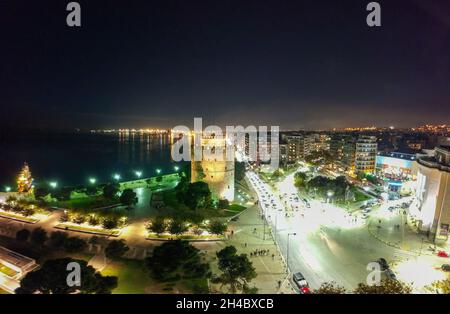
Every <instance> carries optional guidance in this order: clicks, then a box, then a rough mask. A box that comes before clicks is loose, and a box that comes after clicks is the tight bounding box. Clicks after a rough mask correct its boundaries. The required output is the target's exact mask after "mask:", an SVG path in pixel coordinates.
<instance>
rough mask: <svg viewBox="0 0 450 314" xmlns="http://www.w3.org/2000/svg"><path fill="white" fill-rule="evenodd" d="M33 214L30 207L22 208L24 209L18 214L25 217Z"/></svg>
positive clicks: (33, 211)
mask: <svg viewBox="0 0 450 314" xmlns="http://www.w3.org/2000/svg"><path fill="white" fill-rule="evenodd" d="M35 212H36V211H35V210H34V209H33V208H31V207H24V208H23V209H22V210H21V211H20V213H21V214H22V215H24V216H25V217H28V216H33V215H34V213H35Z"/></svg>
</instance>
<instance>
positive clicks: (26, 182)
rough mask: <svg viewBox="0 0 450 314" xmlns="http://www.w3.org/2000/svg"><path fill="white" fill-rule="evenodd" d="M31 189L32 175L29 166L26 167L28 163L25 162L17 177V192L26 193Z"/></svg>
mask: <svg viewBox="0 0 450 314" xmlns="http://www.w3.org/2000/svg"><path fill="white" fill-rule="evenodd" d="M32 189H33V177H32V176H31V171H30V167H28V164H27V163H26V162H25V163H24V164H23V167H22V170H20V173H19V176H18V177H17V191H18V192H19V193H28V192H31V191H32Z"/></svg>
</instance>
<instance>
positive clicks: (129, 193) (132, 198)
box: [120, 189, 138, 206]
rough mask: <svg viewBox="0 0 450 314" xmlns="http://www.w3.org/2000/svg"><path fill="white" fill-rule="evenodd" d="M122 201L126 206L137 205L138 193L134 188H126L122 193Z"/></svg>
mask: <svg viewBox="0 0 450 314" xmlns="http://www.w3.org/2000/svg"><path fill="white" fill-rule="evenodd" d="M120 202H121V203H122V204H123V205H126V206H131V205H135V204H136V203H137V202H138V198H137V194H136V193H135V192H134V191H133V190H132V189H125V190H123V192H122V194H121V195H120Z"/></svg>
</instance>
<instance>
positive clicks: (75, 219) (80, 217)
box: [72, 214, 86, 224]
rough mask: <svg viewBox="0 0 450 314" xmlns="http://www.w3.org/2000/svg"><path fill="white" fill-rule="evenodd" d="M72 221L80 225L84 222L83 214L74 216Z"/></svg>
mask: <svg viewBox="0 0 450 314" xmlns="http://www.w3.org/2000/svg"><path fill="white" fill-rule="evenodd" d="M72 221H73V222H74V223H76V224H82V223H84V222H85V221H86V216H84V215H83V214H79V215H76V216H75V217H73V219H72Z"/></svg>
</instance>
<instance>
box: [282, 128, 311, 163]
mask: <svg viewBox="0 0 450 314" xmlns="http://www.w3.org/2000/svg"><path fill="white" fill-rule="evenodd" d="M285 140H286V142H287V146H288V154H287V160H288V163H295V162H297V161H299V160H301V159H304V158H305V156H307V155H309V153H310V142H311V141H310V138H309V137H308V136H303V135H289V136H286V137H285Z"/></svg>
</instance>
